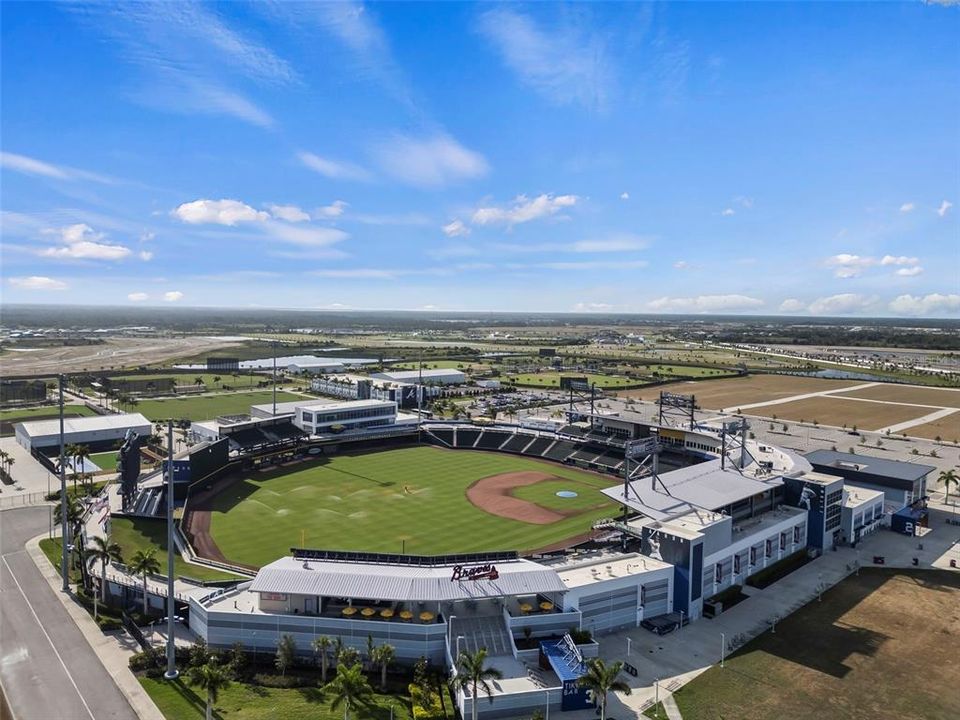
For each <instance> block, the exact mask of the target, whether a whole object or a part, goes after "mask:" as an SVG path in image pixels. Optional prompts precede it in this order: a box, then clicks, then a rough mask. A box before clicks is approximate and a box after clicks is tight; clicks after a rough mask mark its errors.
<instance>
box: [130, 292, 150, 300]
mask: <svg viewBox="0 0 960 720" xmlns="http://www.w3.org/2000/svg"><path fill="white" fill-rule="evenodd" d="M149 297H150V296H149V295H147V294H146V293H145V292H132V293H130V294H129V295H127V300H130V301H131V302H143V301H144V300H147V299H149Z"/></svg>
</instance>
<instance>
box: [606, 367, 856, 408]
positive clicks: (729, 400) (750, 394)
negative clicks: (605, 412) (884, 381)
mask: <svg viewBox="0 0 960 720" xmlns="http://www.w3.org/2000/svg"><path fill="white" fill-rule="evenodd" d="M862 384H863V383H860V382H857V381H855V380H825V379H823V378H810V377H797V376H795V375H748V376H747V377H740V378H730V379H728V380H710V381H708V382H695V381H689V382H680V383H673V384H670V385H659V386H657V387H653V388H646V389H640V390H628V391H626V392H622V393H618V395H619V396H620V397H632V398H642V399H643V400H656V399H657V398H658V397H660V391H661V390H662V391H664V392H673V393H681V394H683V395H695V396H696V398H697V405H699V406H700V407H702V408H704V409H707V410H722V409H723V408H728V407H732V408H736V407H738V406H739V405H748V404H750V403H758V402H767V401H768V400H779V399H781V398H787V397H792V396H793V395H803V394H805V393H815V392H823V391H824V390H836V389H838V388H845V387H852V386H854V385H862ZM774 407H776V406H773V405H771V406H770V408H769V409H763V412H762V413H761V408H757V410H756V411H755V412H756V414H758V415H759V414H766V413H768V412H776V410H774V409H773V408H774ZM778 414H779V413H778Z"/></svg>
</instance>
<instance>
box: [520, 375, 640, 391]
mask: <svg viewBox="0 0 960 720" xmlns="http://www.w3.org/2000/svg"><path fill="white" fill-rule="evenodd" d="M562 375H563V376H564V377H586V378H587V382H588V383H595V384H596V386H597V387H601V388H617V387H624V386H632V385H636V384H637V383H638V382H642V379H637V378H628V377H621V376H619V375H597V374H595V373H577V372H569V373H566V372H565V373H562ZM560 376H561V373H555V372H543V373H530V374H526V375H511V376H510V377H509V378H508V379H509V381H510V382H513V383H516V384H517V385H536V386H541V387H554V388H558V387H560Z"/></svg>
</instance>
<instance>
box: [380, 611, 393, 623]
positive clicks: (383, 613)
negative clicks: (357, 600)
mask: <svg viewBox="0 0 960 720" xmlns="http://www.w3.org/2000/svg"><path fill="white" fill-rule="evenodd" d="M380 617H382V618H387V619H388V620H389V619H390V618H392V617H393V610H391V609H390V608H384V609H383V610H381V611H380Z"/></svg>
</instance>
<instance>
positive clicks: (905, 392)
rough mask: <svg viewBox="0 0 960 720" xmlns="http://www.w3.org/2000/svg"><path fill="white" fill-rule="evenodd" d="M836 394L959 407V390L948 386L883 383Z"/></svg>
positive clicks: (912, 403)
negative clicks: (932, 386)
mask: <svg viewBox="0 0 960 720" xmlns="http://www.w3.org/2000/svg"><path fill="white" fill-rule="evenodd" d="M837 396H838V397H858V398H866V399H867V400H886V401H887V402H898V403H907V404H909V405H914V404H916V405H930V406H931V407H952V408H960V390H951V389H950V388H921V387H913V386H911V385H895V384H893V383H883V384H881V385H874V386H873V387H868V388H862V389H860V390H851V391H850V392H845V393H837Z"/></svg>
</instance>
